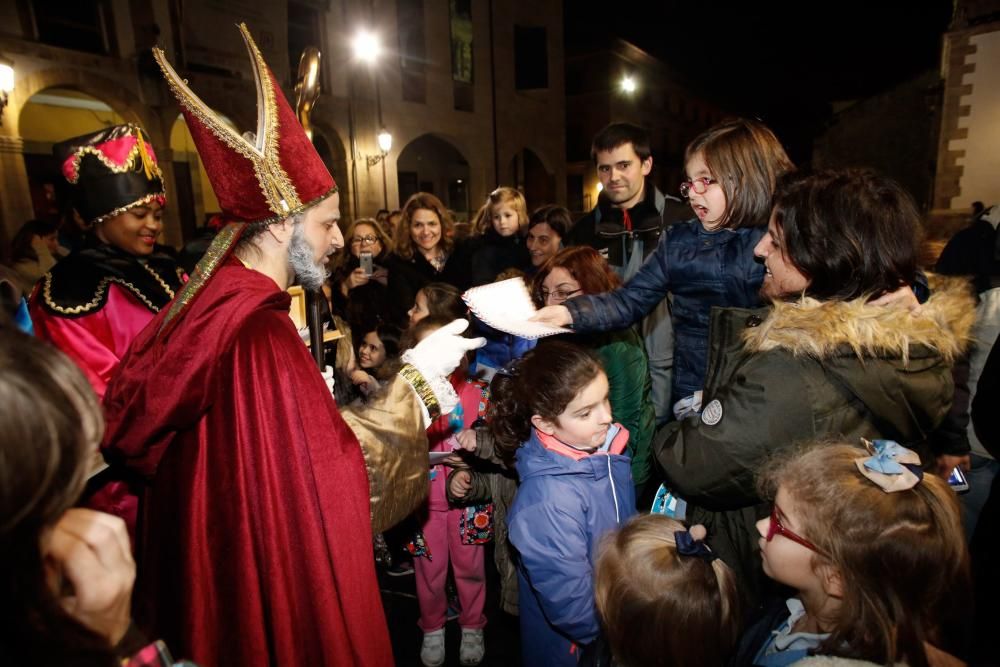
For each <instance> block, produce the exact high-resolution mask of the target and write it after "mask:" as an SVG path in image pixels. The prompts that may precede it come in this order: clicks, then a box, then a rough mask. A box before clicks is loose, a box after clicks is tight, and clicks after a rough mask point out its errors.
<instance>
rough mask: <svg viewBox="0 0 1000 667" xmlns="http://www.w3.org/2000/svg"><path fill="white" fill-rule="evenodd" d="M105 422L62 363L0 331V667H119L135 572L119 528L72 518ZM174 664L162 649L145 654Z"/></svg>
mask: <svg viewBox="0 0 1000 667" xmlns="http://www.w3.org/2000/svg"><path fill="white" fill-rule="evenodd" d="M103 432H104V420H103V419H102V417H101V410H100V406H99V405H98V403H97V399H96V397H95V396H94V391H93V389H91V387H90V385H89V384H88V383H87V380H86V378H84V376H83V375H82V374H81V373H80V371H79V369H78V368H76V366H74V365H73V363H72V362H71V361H70V360H69V359H68V358H67V357H65V356H64V355H62V354H61V353H59V352H58V351H56V350H55V349H53V348H52V347H51V346H49V345H46V344H44V343H42V342H40V341H38V340H35V339H33V338H32V337H30V336H27V335H25V334H22V333H19V332H17V331H14V330H12V329H7V328H0V459H2V460H3V465H2V466H0V597H2V599H3V604H2V605H0V664H4V665H81V666H91V665H92V666H95V667H96V666H103V667H119V666H121V665H125V666H126V667H128V666H129V665H138V664H139V662H131V661H127V660H125V661H123V660H122V659H123V658H127V657H128V656H129V655H130V654H132V653H133V652H134V651H135V650H136V649H138V648H140V646H141V643H142V642H141V638H139V637H138V636H137V634H136V633H135V632H134V631H130V626H131V618H130V601H131V597H132V584H133V582H134V581H135V563H134V562H133V561H132V554H131V550H130V549H129V542H128V534H127V532H126V530H125V524H124V523H123V522H122V520H121V519H119V518H117V517H113V516H110V515H108V514H102V513H100V512H94V511H92V510H88V509H82V508H74V507H73V506H74V504H75V503H76V501H77V500H78V499H79V497H80V494H81V493H83V488H84V485H85V483H86V481H87V477H88V475H89V474H90V473H91V471H92V469H93V468H94V466H95V463H96V462H97V461H99V460H100V457H99V456H98V455H97V445H98V443H99V442H100V439H101V435H102V433H103ZM142 653H143V654H144V655H146V656H148V657H154V658H156V659H155V661H154V660H149V661H148V662H142V663H141V664H142V665H148V666H149V667H153V666H154V665H156V666H159V665H166V664H168V663H169V662H170V661H169V657H168V656H169V654H167V653H166V650H165V648H164V647H163V646H162V644H157V645H156V646H151V647H147V649H144V650H143V652H142Z"/></svg>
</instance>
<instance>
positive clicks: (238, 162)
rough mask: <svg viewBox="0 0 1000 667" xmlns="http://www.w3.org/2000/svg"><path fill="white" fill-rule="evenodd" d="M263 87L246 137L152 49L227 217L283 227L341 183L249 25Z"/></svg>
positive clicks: (246, 34)
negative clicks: (308, 133) (254, 129)
mask: <svg viewBox="0 0 1000 667" xmlns="http://www.w3.org/2000/svg"><path fill="white" fill-rule="evenodd" d="M239 28H240V33H241V34H242V35H243V41H245V42H246V45H247V50H248V51H249V52H250V63H251V65H252V68H253V75H254V83H255V84H256V88H257V132H256V135H255V136H252V137H247V138H245V137H244V136H242V135H240V134H239V133H238V132H237V131H236V130H234V129H233V128H232V127H231V126H230V125H229V124H228V123H226V122H225V121H224V120H222V118H221V117H220V116H219V115H218V114H217V113H215V112H214V111H213V110H212V109H211V108H209V107H208V105H207V104H205V103H204V102H202V101H201V99H200V98H199V97H198V96H197V95H195V94H194V93H193V92H192V91H191V89H190V88H188V85H187V82H186V81H184V79H182V78H181V77H180V76H179V75H178V74H177V72H176V71H175V70H174V68H173V67H171V66H170V63H168V62H167V59H166V56H165V55H164V53H163V51H162V50H161V49H158V48H157V49H153V55H154V56H155V57H156V61H157V62H158V63H159V64H160V68H161V69H162V70H163V74H164V76H166V78H167V83H168V84H169V85H170V88H171V90H172V91H173V93H174V95H176V96H177V99H178V100H179V101H180V103H181V107H182V110H183V113H184V118H185V120H186V121H187V126H188V130H189V131H190V132H191V136H192V138H193V139H194V143H195V145H196V146H197V147H198V155H199V156H200V157H201V161H202V163H203V164H204V166H205V170H206V171H207V172H208V178H209V180H210V181H211V182H212V189H213V190H215V196H216V197H217V198H218V200H219V205H220V207H221V208H222V213H223V216H225V217H226V218H227V219H229V220H233V221H241V222H257V223H260V222H277V221H279V220H283V219H284V218H287V217H289V216H292V215H295V214H296V213H299V212H301V211H304V210H305V209H307V208H309V207H310V206H312V205H314V204H317V203H319V202H320V201H322V200H323V199H325V198H326V197H328V196H329V195H331V194H332V193H334V192H336V191H337V184H336V183H334V181H333V177H332V176H330V172H329V171H328V170H327V168H326V165H324V164H323V161H322V160H321V159H320V157H319V154H318V153H317V152H316V149H315V148H314V147H313V145H312V142H311V141H309V138H308V137H307V136H306V133H305V131H304V130H303V129H302V126H301V125H300V124H299V122H298V119H297V118H296V116H295V113H294V112H293V111H292V108H291V107H290V106H289V105H288V101H287V100H286V99H285V95H284V93H282V91H281V88H280V87H279V86H278V84H277V82H276V81H275V78H274V74H273V73H272V72H271V70H270V68H269V67H268V66H267V63H266V62H264V58H263V56H261V53H260V50H259V49H258V48H257V45H256V44H255V43H254V41H253V38H252V37H251V36H250V32H249V31H248V30H247V27H246V24H243V23H241V24H240V26H239Z"/></svg>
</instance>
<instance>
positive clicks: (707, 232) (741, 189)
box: [533, 119, 794, 418]
mask: <svg viewBox="0 0 1000 667" xmlns="http://www.w3.org/2000/svg"><path fill="white" fill-rule="evenodd" d="M684 162H685V170H686V172H687V178H688V180H687V181H684V182H683V183H681V186H680V191H681V196H683V197H684V198H686V199H687V200H688V203H689V204H690V205H691V209H692V210H693V211H694V214H695V218H693V219H691V220H689V221H688V222H682V223H677V224H674V225H671V226H670V227H668V228H667V229H665V230H663V233H662V235H661V236H660V241H659V244H658V245H657V246H656V250H654V251H653V252H652V253H651V254H650V256H649V257H648V258H646V261H645V263H644V264H643V265H642V268H640V269H639V271H638V273H636V274H635V276H633V277H632V279H631V280H629V281H628V283H626V284H625V286H624V287H622V288H619V289H617V290H615V291H613V292H609V293H607V294H600V295H589V296H579V297H576V298H573V299H570V300H568V301H566V302H565V303H563V304H562V305H558V306H547V307H545V308H542V309H541V310H540V311H539V312H538V314H536V315H535V317H534V318H533V319H535V320H538V321H541V322H546V323H548V324H552V325H555V326H571V327H572V328H573V329H574V330H575V331H577V332H581V333H590V332H595V331H611V330H615V329H622V328H625V327H627V326H630V325H632V324H634V323H636V322H638V321H639V320H640V319H642V317H644V316H645V315H646V314H647V313H649V312H650V311H651V310H653V308H654V307H656V305H657V304H659V303H660V302H661V301H663V299H664V298H666V297H667V295H668V294H669V295H672V297H673V299H672V303H671V319H672V321H673V325H674V369H673V371H674V374H673V380H672V385H673V386H672V389H671V393H672V399H671V402H672V403H674V408H673V410H674V414H675V415H676V416H677V417H678V418H680V417H683V416H685V415H687V414H690V413H692V412H698V411H699V409H700V395H698V396H696V392H700V390H701V388H702V385H703V384H704V380H705V371H706V367H707V365H708V316H709V312H710V311H711V309H712V307H720V308H755V307H757V306H759V305H760V302H761V298H760V296H759V295H758V291H759V290H760V287H761V284H762V283H763V281H764V270H765V269H764V266H763V265H762V264H760V263H759V262H757V261H755V259H754V254H753V249H754V246H756V245H757V242H758V241H760V239H761V237H763V236H764V234H765V232H767V221H768V217H769V216H770V213H771V196H772V194H773V193H774V189H775V185H776V183H777V180H778V178H779V177H781V176H782V175H784V174H785V173H787V172H790V171H792V170H793V169H794V166H793V165H792V162H791V160H789V159H788V155H786V154H785V149H784V148H782V146H781V143H780V142H779V141H778V139H777V138H776V137H775V136H774V133H773V132H771V130H769V129H768V128H767V127H765V126H764V125H763V124H761V123H759V122H756V121H752V120H744V119H736V120H730V121H726V122H723V123H720V124H719V125H716V126H715V127H713V128H711V129H709V130H707V131H706V132H704V133H703V134H702V135H700V136H698V137H697V138H696V139H695V140H694V141H692V142H691V143H690V144H689V145H688V147H687V150H686V151H685V154H684ZM610 169H611V170H612V176H611V178H612V181H613V180H614V179H615V175H614V170H615V169H617V166H616V165H612V166H611V167H610ZM681 401H683V403H681V404H680V405H677V404H676V403H678V402H681ZM661 407H662V406H657V410H656V412H657V414H661V413H663V412H666V411H663V410H661Z"/></svg>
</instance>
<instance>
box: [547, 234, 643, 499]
mask: <svg viewBox="0 0 1000 667" xmlns="http://www.w3.org/2000/svg"><path fill="white" fill-rule="evenodd" d="M620 285H621V278H619V277H618V274H617V273H615V271H614V269H612V268H611V267H610V266H609V265H608V263H607V261H605V259H604V258H603V257H601V255H600V253H598V252H597V251H596V250H594V249H593V248H591V247H589V246H573V247H571V248H566V249H564V250H560V251H559V252H558V253H557V254H556V255H555V256H554V257H552V258H551V259H550V260H549V261H547V262H546V263H545V265H544V266H542V268H541V269H540V270H539V271H538V273H537V274H535V278H534V281H533V283H532V290H533V298H534V301H535V304H536V305H537V306H539V307H540V306H554V305H558V304H561V303H562V302H563V301H565V300H566V299H568V298H570V297H571V296H574V295H576V294H604V293H606V292H610V291H611V290H613V289H615V288H617V287H619V286H620ZM571 340H572V341H573V342H574V343H577V344H579V345H582V346H583V347H586V348H588V349H591V350H593V351H594V352H595V353H596V354H597V356H598V357H599V358H600V360H601V363H602V365H603V366H604V370H605V372H606V373H607V375H608V383H609V385H610V388H611V393H610V395H609V398H610V401H611V413H612V415H613V416H614V418H615V421H617V422H619V423H620V424H621V425H622V426H624V427H625V428H626V429H627V430H628V432H629V442H628V452H629V456H630V457H631V458H632V481H633V483H634V484H635V487H636V498H638V499H640V500H642V499H643V493H642V491H643V490H644V487H645V485H646V482H648V481H649V479H650V477H651V475H652V460H651V456H650V449H649V446H650V441H651V440H652V438H653V430H654V428H655V424H656V415H655V414H654V412H653V400H652V381H651V380H650V376H649V361H648V359H647V357H646V348H645V347H643V344H642V339H641V338H640V337H639V334H638V333H636V331H635V328H634V327H629V328H626V329H622V330H620V331H610V332H606V333H599V334H590V335H577V336H573V337H572V339H571ZM545 344H546V341H545V340H543V341H542V342H540V343H539V347H544V346H545Z"/></svg>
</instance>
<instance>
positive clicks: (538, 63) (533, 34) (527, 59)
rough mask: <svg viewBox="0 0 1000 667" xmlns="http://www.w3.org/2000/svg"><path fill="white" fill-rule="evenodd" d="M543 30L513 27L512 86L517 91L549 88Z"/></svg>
mask: <svg viewBox="0 0 1000 667" xmlns="http://www.w3.org/2000/svg"><path fill="white" fill-rule="evenodd" d="M547 41H548V39H547V36H546V33H545V28H527V27H525V26H520V25H516V26H514V85H515V86H516V87H517V89H518V90H532V89H535V88H548V87H549V53H548V44H547Z"/></svg>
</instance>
